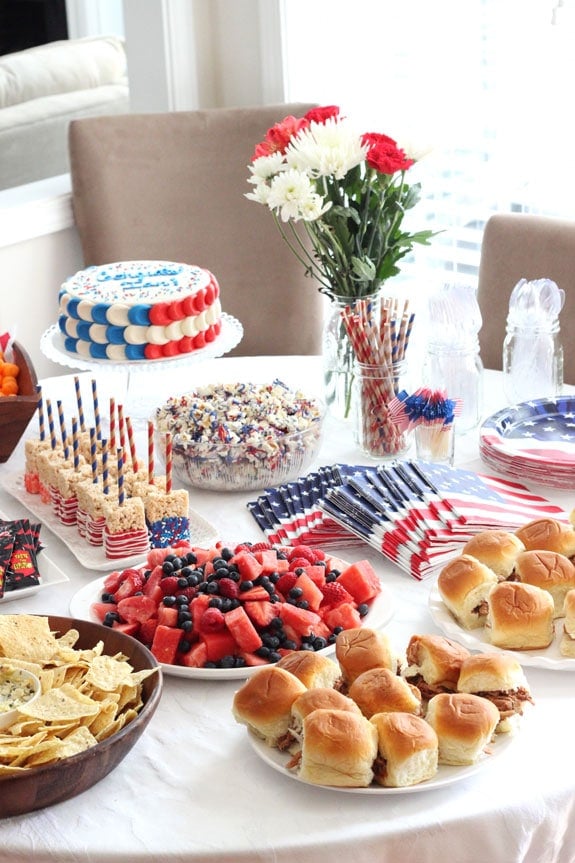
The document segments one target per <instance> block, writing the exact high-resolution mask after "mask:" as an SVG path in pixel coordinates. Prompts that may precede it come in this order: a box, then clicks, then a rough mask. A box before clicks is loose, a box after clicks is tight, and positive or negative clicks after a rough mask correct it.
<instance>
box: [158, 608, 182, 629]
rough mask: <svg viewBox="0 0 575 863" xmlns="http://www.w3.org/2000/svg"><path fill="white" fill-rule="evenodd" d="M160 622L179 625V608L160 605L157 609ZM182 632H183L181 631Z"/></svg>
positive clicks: (164, 624)
mask: <svg viewBox="0 0 575 863" xmlns="http://www.w3.org/2000/svg"><path fill="white" fill-rule="evenodd" d="M157 617H158V623H160V624H161V625H162V626H171V627H172V628H173V627H174V626H177V623H178V609H177V608H174V607H173V606H172V607H171V608H168V606H167V605H159V606H158V610H157ZM180 634H181V633H180Z"/></svg>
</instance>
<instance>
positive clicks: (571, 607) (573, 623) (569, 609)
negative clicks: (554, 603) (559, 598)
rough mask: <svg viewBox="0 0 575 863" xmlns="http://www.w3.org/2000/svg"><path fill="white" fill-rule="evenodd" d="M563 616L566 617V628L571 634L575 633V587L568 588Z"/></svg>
mask: <svg viewBox="0 0 575 863" xmlns="http://www.w3.org/2000/svg"><path fill="white" fill-rule="evenodd" d="M563 616H564V618H565V629H566V630H567V632H569V633H571V635H575V589H574V590H568V591H567V593H566V594H565V599H564V600H563Z"/></svg>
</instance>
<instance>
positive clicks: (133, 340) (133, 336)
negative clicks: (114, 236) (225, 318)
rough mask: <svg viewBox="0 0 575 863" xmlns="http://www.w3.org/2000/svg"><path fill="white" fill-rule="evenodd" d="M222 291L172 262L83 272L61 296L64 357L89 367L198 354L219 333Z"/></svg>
mask: <svg viewBox="0 0 575 863" xmlns="http://www.w3.org/2000/svg"><path fill="white" fill-rule="evenodd" d="M219 295H220V289H219V285H218V283H217V281H216V279H215V277H214V276H213V274H212V273H210V272H209V271H208V270H204V269H202V268H201V267H195V266H191V265H189V264H179V263H173V262H171V261H120V262H117V263H112V264H105V265H103V266H98V267H88V268H86V269H85V270H80V271H79V272H78V273H76V274H75V275H73V276H71V277H70V278H69V279H67V280H66V281H65V282H64V284H63V285H62V287H61V289H60V294H59V303H60V308H59V311H60V315H59V319H58V324H59V327H60V330H61V332H62V334H63V336H64V345H65V349H66V350H67V351H68V352H69V353H73V354H78V355H80V356H82V357H86V358H88V359H98V360H115V361H120V362H121V361H123V360H157V359H161V358H163V357H177V356H179V355H180V354H186V353H190V352H191V351H196V350H200V349H201V348H203V347H205V346H206V344H208V343H209V342H213V341H214V340H215V339H216V338H217V336H218V335H219V333H220V330H221V304H220V300H219Z"/></svg>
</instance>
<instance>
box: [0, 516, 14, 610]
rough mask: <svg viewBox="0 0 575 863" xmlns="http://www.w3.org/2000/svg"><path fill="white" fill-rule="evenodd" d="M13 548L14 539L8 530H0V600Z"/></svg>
mask: <svg viewBox="0 0 575 863" xmlns="http://www.w3.org/2000/svg"><path fill="white" fill-rule="evenodd" d="M13 548H14V537H13V536H12V533H11V532H10V530H9V529H8V528H0V598H1V597H3V596H4V583H5V580H6V572H7V570H8V567H9V565H10V558H11V557H12V550H13Z"/></svg>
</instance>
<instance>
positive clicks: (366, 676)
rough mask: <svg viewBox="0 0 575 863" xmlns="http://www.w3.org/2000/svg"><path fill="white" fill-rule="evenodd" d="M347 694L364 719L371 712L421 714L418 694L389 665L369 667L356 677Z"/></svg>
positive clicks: (416, 690)
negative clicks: (386, 666) (385, 666)
mask: <svg viewBox="0 0 575 863" xmlns="http://www.w3.org/2000/svg"><path fill="white" fill-rule="evenodd" d="M348 695H349V697H350V698H352V699H353V700H354V701H355V703H356V704H357V705H358V707H359V709H360V710H361V712H362V713H363V715H364V716H366V717H367V718H368V719H371V717H372V716H373V715H374V714H375V713H415V714H417V715H419V714H421V693H420V691H419V689H418V688H417V687H416V686H412V685H411V684H410V683H408V682H407V681H406V680H405V679H404V678H403V677H400V676H399V675H397V674H395V673H394V672H393V671H390V670H389V668H370V669H369V671H364V672H363V673H362V674H360V675H359V677H356V678H355V680H354V681H353V683H352V684H351V686H350V687H349V692H348Z"/></svg>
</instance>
